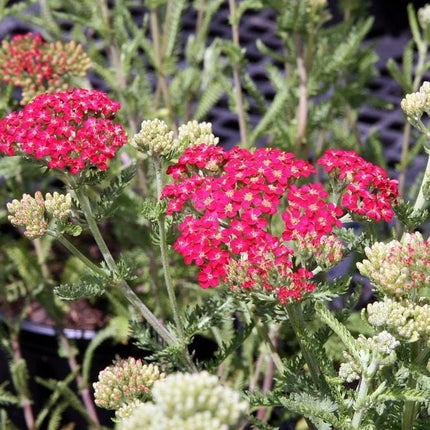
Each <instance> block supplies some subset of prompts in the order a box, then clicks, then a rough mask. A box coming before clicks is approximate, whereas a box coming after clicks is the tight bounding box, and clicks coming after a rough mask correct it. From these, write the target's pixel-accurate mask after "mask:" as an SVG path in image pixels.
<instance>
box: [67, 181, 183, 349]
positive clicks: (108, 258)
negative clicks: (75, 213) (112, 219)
mask: <svg viewBox="0 0 430 430" xmlns="http://www.w3.org/2000/svg"><path fill="white" fill-rule="evenodd" d="M75 193H76V197H77V199H78V201H79V203H80V205H81V209H82V212H83V213H84V216H85V219H86V220H87V223H88V227H89V229H90V231H91V233H92V235H93V237H94V240H95V241H96V243H97V246H98V247H99V249H100V252H101V253H102V255H103V259H104V260H105V262H106V264H107V266H108V267H109V269H110V270H111V271H112V272H113V273H114V274H116V273H118V267H117V265H116V263H115V260H114V258H113V257H112V254H111V253H110V251H109V248H108V247H107V245H106V242H105V240H104V239H103V236H102V235H101V233H100V230H99V227H98V225H97V222H96V220H95V218H94V215H93V213H92V209H91V204H90V201H89V199H88V197H87V195H86V194H85V192H83V190H82V189H81V188H79V187H78V188H76V189H75ZM120 286H121V288H122V290H123V292H124V294H125V296H126V298H127V299H128V301H129V302H130V303H131V304H132V305H133V306H134V307H135V308H136V309H137V310H138V311H139V312H140V313H141V315H142V316H143V318H144V319H145V320H146V321H147V322H148V323H149V324H150V325H151V327H152V328H153V329H154V330H155V331H156V332H157V333H158V334H159V336H160V337H161V338H162V339H163V340H164V341H165V342H166V343H167V344H168V345H174V344H176V339H175V337H174V336H173V335H172V334H171V333H170V332H169V331H168V330H167V329H166V328H165V327H164V325H163V324H162V323H161V322H160V321H159V320H158V319H157V317H156V316H155V315H154V314H153V313H152V312H151V311H150V310H149V308H148V307H147V306H146V305H145V304H144V303H143V302H142V301H141V300H140V299H139V297H138V296H137V294H136V293H135V292H134V291H133V290H132V289H131V287H130V286H129V285H128V283H127V282H126V281H125V280H122V281H121V283H120Z"/></svg>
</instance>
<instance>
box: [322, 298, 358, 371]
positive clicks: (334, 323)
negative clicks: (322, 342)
mask: <svg viewBox="0 0 430 430" xmlns="http://www.w3.org/2000/svg"><path fill="white" fill-rule="evenodd" d="M315 310H316V311H317V315H318V317H319V318H320V319H321V321H322V322H324V323H326V324H327V325H328V326H329V327H330V328H331V329H332V330H333V331H334V332H335V333H336V334H337V335H338V336H339V338H340V340H341V341H342V342H343V343H344V345H345V346H346V348H347V349H348V352H349V353H350V354H351V355H352V356H353V357H354V359H355V360H356V362H357V363H361V362H362V358H361V355H360V347H359V346H358V345H357V342H356V340H355V339H354V337H353V336H352V335H351V333H350V332H349V331H348V329H347V328H346V327H345V326H344V325H343V324H342V323H341V322H339V321H338V320H337V319H336V318H335V317H334V316H333V315H332V314H331V312H330V311H329V310H328V309H327V308H326V307H325V306H324V304H322V303H321V302H317V303H315Z"/></svg>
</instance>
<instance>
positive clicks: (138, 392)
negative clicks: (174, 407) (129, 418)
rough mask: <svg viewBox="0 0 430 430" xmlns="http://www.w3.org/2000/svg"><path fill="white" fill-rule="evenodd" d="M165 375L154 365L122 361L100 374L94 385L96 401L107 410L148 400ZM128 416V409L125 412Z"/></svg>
mask: <svg viewBox="0 0 430 430" xmlns="http://www.w3.org/2000/svg"><path fill="white" fill-rule="evenodd" d="M164 377H165V375H164V373H161V372H160V370H159V368H158V367H157V366H155V365H153V364H143V363H142V361H141V360H136V359H134V358H133V357H129V358H127V359H122V360H120V361H118V362H117V363H115V364H114V365H112V366H108V367H106V368H105V369H104V370H102V371H101V372H100V373H99V376H98V381H97V382H95V383H94V384H93V388H94V400H95V403H96V405H97V406H99V407H101V408H105V409H116V410H117V409H120V408H123V407H124V406H125V405H127V404H128V403H131V402H133V401H135V400H147V399H148V398H149V397H150V390H151V388H152V386H153V385H154V383H155V381H158V380H160V379H163V378H164ZM123 413H124V414H126V413H127V412H126V409H124V410H123Z"/></svg>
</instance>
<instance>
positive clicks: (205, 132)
mask: <svg viewBox="0 0 430 430" xmlns="http://www.w3.org/2000/svg"><path fill="white" fill-rule="evenodd" d="M175 142H176V144H177V145H178V146H179V147H180V148H181V149H182V151H183V150H185V148H187V147H188V146H194V145H199V144H201V143H206V144H207V145H217V144H218V142H219V138H218V137H215V136H214V135H213V133H212V124H211V123H210V122H200V123H199V122H197V121H189V122H187V123H186V124H184V125H181V126H180V127H179V130H178V138H177V139H176V140H175Z"/></svg>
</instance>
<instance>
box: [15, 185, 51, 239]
mask: <svg viewBox="0 0 430 430" xmlns="http://www.w3.org/2000/svg"><path fill="white" fill-rule="evenodd" d="M7 210H8V211H9V213H10V215H9V216H8V219H9V221H10V222H11V224H12V225H14V226H16V227H24V228H25V231H24V234H25V236H27V237H28V238H29V239H36V238H38V237H42V236H44V235H45V234H46V231H47V227H48V223H47V221H46V219H45V204H44V200H43V195H42V193H41V192H40V191H36V193H35V195H34V198H33V197H31V196H30V195H29V194H24V195H23V196H22V199H21V200H17V199H14V200H12V202H10V203H8V204H7Z"/></svg>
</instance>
